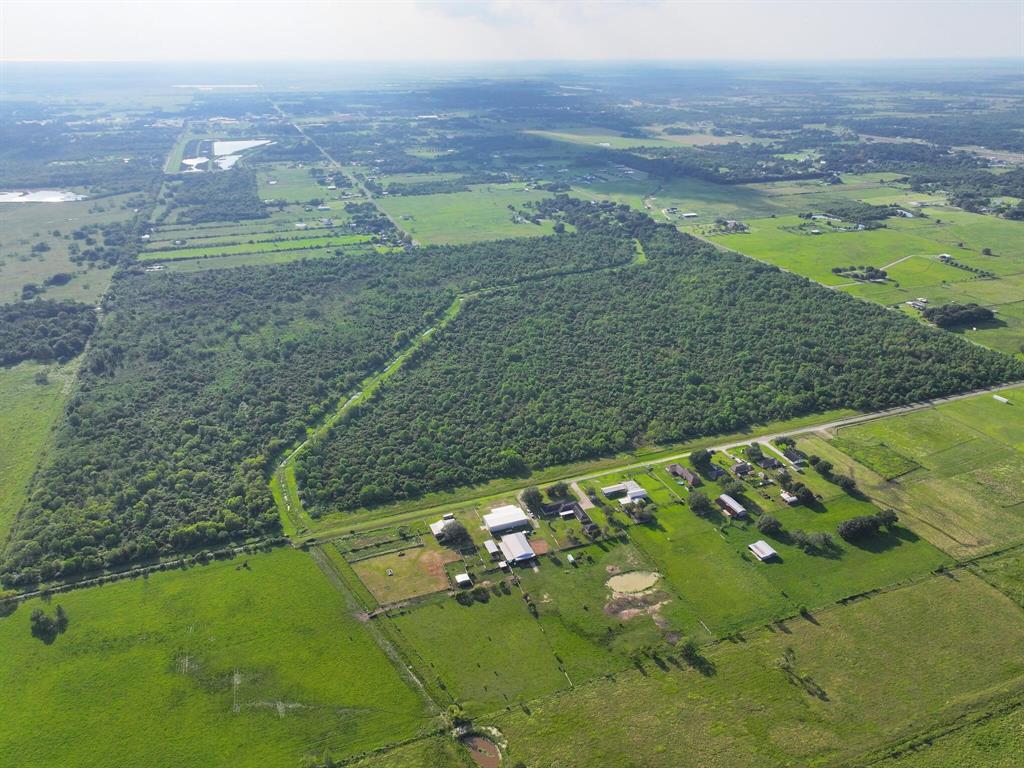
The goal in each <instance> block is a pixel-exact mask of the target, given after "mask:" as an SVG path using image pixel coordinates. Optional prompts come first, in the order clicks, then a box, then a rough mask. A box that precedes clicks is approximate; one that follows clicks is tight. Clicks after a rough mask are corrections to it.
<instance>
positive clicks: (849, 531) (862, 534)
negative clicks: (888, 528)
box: [836, 515, 882, 541]
mask: <svg viewBox="0 0 1024 768" xmlns="http://www.w3.org/2000/svg"><path fill="white" fill-rule="evenodd" d="M881 527H882V522H881V520H879V519H878V516H876V515H861V516H860V517H851V518H850V519H849V520H843V522H841V523H840V524H839V525H838V526H836V531H837V532H838V533H839V535H840V536H842V537H843V539H845V540H846V541H857V540H858V539H865V538H868V537H871V536H875V535H876V534H877V533H878V531H879V529H880V528H881Z"/></svg>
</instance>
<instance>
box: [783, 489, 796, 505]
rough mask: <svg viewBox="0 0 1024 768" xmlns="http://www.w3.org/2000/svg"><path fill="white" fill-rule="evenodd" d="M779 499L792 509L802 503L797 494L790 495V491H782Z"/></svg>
mask: <svg viewBox="0 0 1024 768" xmlns="http://www.w3.org/2000/svg"><path fill="white" fill-rule="evenodd" d="M779 498H780V499H782V500H783V501H784V502H786V503H787V504H789V506H791V507H792V506H795V505H796V504H797V503H798V502H799V501H800V499H798V498H797V497H796V494H793V493H790V492H789V491H782V492H781V493H780V494H779Z"/></svg>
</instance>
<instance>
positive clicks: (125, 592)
mask: <svg viewBox="0 0 1024 768" xmlns="http://www.w3.org/2000/svg"><path fill="white" fill-rule="evenodd" d="M53 603H54V604H59V605H61V606H63V607H64V609H65V610H66V611H67V614H68V617H69V626H68V629H67V632H66V633H64V634H63V635H60V636H59V637H57V639H56V641H55V642H53V643H52V644H51V645H46V644H44V643H43V642H41V641H40V640H37V639H35V638H34V637H32V636H31V635H30V633H29V614H30V613H31V612H32V610H33V609H34V608H36V607H43V608H46V609H47V610H48V611H50V612H51V614H52V611H53V609H54V608H53V605H50V606H47V605H46V604H44V603H42V602H41V601H39V600H33V601H30V602H28V603H27V604H25V605H22V606H20V607H19V608H18V610H17V611H16V612H15V613H14V614H12V615H10V616H8V617H7V618H3V619H0V649H2V653H3V657H4V659H5V663H4V665H3V670H2V671H0V707H2V709H3V711H4V712H5V713H6V714H5V716H4V728H3V729H0V764H3V765H19V766H51V765H57V764H59V765H67V766H72V765H81V766H86V765H104V766H119V765H123V766H137V765H157V764H160V763H162V762H165V761H166V759H167V756H168V755H173V756H174V762H175V764H176V765H181V766H209V765H214V764H223V763H226V762H230V763H231V764H232V765H251V766H260V767H261V768H266V767H267V766H288V767H289V768H290V767H291V766H295V765H297V764H298V763H299V762H300V760H301V759H302V757H303V756H304V755H306V754H313V755H316V756H318V757H319V756H321V755H322V754H323V753H324V751H325V750H330V751H331V752H332V753H333V754H335V755H336V756H339V757H341V756H347V755H353V754H357V753H360V752H363V751H365V750H368V749H374V748H377V747H379V746H381V745H383V744H385V743H391V742H394V741H398V740H402V739H405V738H409V737H411V736H413V735H415V734H417V733H419V732H420V731H421V729H423V728H424V727H425V726H426V725H427V724H428V723H429V713H428V712H427V711H426V709H425V706H424V704H423V702H422V700H421V699H420V697H419V696H418V695H417V694H416V693H414V692H413V691H412V689H411V688H410V687H408V686H407V685H406V684H405V682H404V681H403V680H402V678H401V677H400V676H399V674H398V672H397V671H396V670H395V669H394V668H393V667H392V666H391V663H390V662H389V660H388V659H387V657H386V656H385V655H384V653H383V652H382V651H381V650H380V649H379V648H378V647H377V645H376V644H375V643H374V641H373V639H372V638H371V636H370V634H369V633H367V632H366V630H365V628H364V627H363V626H362V625H361V624H360V623H359V622H358V621H357V620H356V619H354V618H353V617H352V616H351V615H350V614H349V613H348V610H347V607H346V605H345V604H344V602H343V601H342V599H341V597H340V596H339V595H338V593H336V592H334V591H333V590H332V588H331V586H330V585H329V584H328V582H327V580H326V579H324V577H323V575H322V574H321V572H320V571H319V570H318V568H317V567H316V565H315V564H314V563H313V561H312V560H311V559H310V557H309V555H307V554H305V553H302V552H298V551H295V550H277V551H275V552H273V553H271V554H264V555H250V556H247V557H245V558H240V559H236V560H233V561H228V562H220V563H215V564H212V565H209V566H205V567H198V568H195V569H192V570H191V571H188V572H174V573H161V574H156V575H153V576H151V577H149V578H148V579H145V580H136V581H125V582H119V583H116V584H112V585H107V586H103V587H98V588H92V589H88V590H81V591H77V592H72V593H69V594H66V595H60V596H59V597H56V598H54V600H53Z"/></svg>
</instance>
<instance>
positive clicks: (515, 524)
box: [484, 504, 530, 534]
mask: <svg viewBox="0 0 1024 768" xmlns="http://www.w3.org/2000/svg"><path fill="white" fill-rule="evenodd" d="M484 526H485V527H486V528H487V530H488V531H490V532H491V533H492V534H495V533H501V532H502V531H513V530H515V529H516V528H529V527H530V518H528V517H527V516H526V513H525V512H523V510H522V509H520V508H519V507H517V506H516V505H515V504H508V505H506V506H504V507H495V508H494V509H492V510H491V511H490V513H488V514H486V515H484Z"/></svg>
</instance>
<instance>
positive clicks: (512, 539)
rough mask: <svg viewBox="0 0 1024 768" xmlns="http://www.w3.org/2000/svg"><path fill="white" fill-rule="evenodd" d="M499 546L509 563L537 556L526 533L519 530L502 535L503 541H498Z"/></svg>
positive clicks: (520, 561)
mask: <svg viewBox="0 0 1024 768" xmlns="http://www.w3.org/2000/svg"><path fill="white" fill-rule="evenodd" d="M498 547H499V548H500V549H501V554H502V555H504V556H505V561H506V562H508V563H523V562H526V561H527V560H532V559H533V558H535V557H536V556H537V555H536V554H535V553H534V551H533V547H531V546H530V542H529V540H528V539H527V538H526V535H525V534H523V533H519V532H516V533H509V534H506V535H505V536H502V537H501V541H499V542H498Z"/></svg>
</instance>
